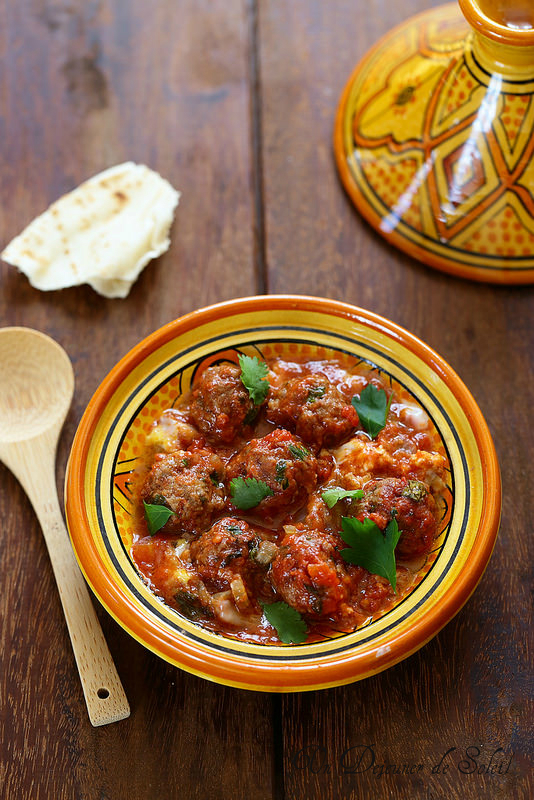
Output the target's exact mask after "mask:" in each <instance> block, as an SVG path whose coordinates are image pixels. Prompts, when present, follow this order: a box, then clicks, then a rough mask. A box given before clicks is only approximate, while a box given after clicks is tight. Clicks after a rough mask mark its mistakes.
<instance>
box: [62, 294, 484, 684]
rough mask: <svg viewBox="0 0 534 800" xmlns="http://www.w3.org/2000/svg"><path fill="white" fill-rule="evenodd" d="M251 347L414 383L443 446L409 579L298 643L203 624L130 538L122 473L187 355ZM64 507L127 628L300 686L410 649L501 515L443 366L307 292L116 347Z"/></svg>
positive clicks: (217, 675)
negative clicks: (361, 611)
mask: <svg viewBox="0 0 534 800" xmlns="http://www.w3.org/2000/svg"><path fill="white" fill-rule="evenodd" d="M248 348H253V349H254V351H255V352H256V353H259V354H261V355H262V356H263V357H264V358H271V357H273V356H275V355H281V356H282V357H288V356H290V355H291V356H292V357H295V356H297V357H303V358H308V359H309V358H325V357H326V358H337V359H339V360H340V361H343V362H348V361H352V362H355V361H356V360H363V361H365V362H367V363H371V364H373V365H375V366H376V368H377V369H378V370H379V372H380V374H381V375H382V376H386V377H388V379H390V380H391V381H392V383H393V384H395V385H397V386H401V387H403V391H405V392H407V393H408V395H409V396H411V397H413V398H414V399H415V400H416V401H417V402H418V403H419V404H420V405H421V406H422V407H423V408H424V410H425V411H426V413H427V414H428V416H429V417H430V419H431V420H432V422H433V424H434V426H435V429H436V430H437V432H438V434H439V437H440V439H441V442H442V445H443V450H444V452H445V453H446V456H447V459H448V463H449V465H450V472H449V474H448V481H447V483H448V487H447V497H448V502H447V505H448V508H447V511H446V514H444V515H443V519H442V524H441V527H440V531H439V537H438V539H437V540H436V542H435V547H434V549H433V552H432V553H431V555H430V556H429V558H428V559H427V561H426V563H425V565H424V566H423V568H422V569H421V570H420V572H419V575H418V579H417V581H416V582H415V583H414V585H413V587H412V588H411V590H410V592H409V593H408V594H406V595H405V596H403V597H401V598H400V599H399V602H398V603H397V604H396V605H395V606H394V607H393V608H391V609H390V610H388V611H387V612H386V613H383V614H382V615H381V616H378V617H377V618H373V619H371V620H369V621H368V622H367V623H366V624H365V625H364V626H363V627H361V628H359V629H357V630H356V631H354V632H352V633H343V634H340V635H339V636H335V637H329V638H328V639H326V640H324V641H314V642H311V643H306V644H300V645H283V644H279V645H275V644H268V645H260V644H257V643H249V642H244V641H239V640H237V639H235V638H232V637H230V636H226V635H221V634H217V633H214V632H211V631H209V630H206V629H204V628H203V627H201V626H200V625H199V624H197V623H195V622H194V621H191V620H189V619H186V618H185V617H183V616H182V615H180V613H178V611H175V610H173V609H172V608H170V607H169V606H167V605H165V604H164V603H163V602H162V601H161V600H160V599H159V598H158V597H156V595H155V594H153V593H152V592H151V591H150V589H149V587H148V586H147V585H146V583H145V582H144V581H143V579H142V577H141V575H140V574H139V572H138V571H137V569H136V567H135V564H134V563H133V561H132V559H131V557H130V555H129V552H130V547H131V544H132V536H133V523H132V503H133V497H132V494H131V477H132V472H133V470H135V468H136V463H137V461H138V459H139V458H140V455H141V452H142V448H143V442H144V437H145V436H146V434H147V432H148V431H149V430H150V427H151V424H152V422H153V421H154V420H155V419H157V418H158V416H159V414H160V413H161V411H162V410H163V409H165V408H169V407H170V406H171V405H172V404H173V403H175V402H176V400H177V399H178V398H179V397H180V396H181V395H182V393H184V392H186V391H187V390H188V388H189V386H190V383H191V379H192V376H193V375H194V374H195V371H196V370H197V369H198V367H199V365H202V364H204V363H206V361H208V362H210V361H213V360H216V359H220V358H227V357H228V356H229V355H231V354H232V353H233V354H235V351H236V350H239V351H242V350H246V349H248ZM66 511H67V520H68V526H69V530H70V534H71V538H72V542H73V546H74V549H75V552H76V555H77V557H78V560H79V563H80V565H81V568H82V570H83V572H84V574H85V576H86V578H87V580H88V582H89V584H90V585H91V587H92V588H93V590H94V592H95V594H96V595H97V597H98V598H99V599H100V601H101V602H102V603H103V605H104V606H105V607H106V608H107V610H108V611H109V612H110V613H111V614H112V615H113V616H114V618H115V619H116V620H117V621H118V622H119V624H120V625H122V626H123V627H124V628H125V629H126V630H127V631H128V632H129V633H131V634H132V636H134V637H135V638H136V639H138V641H140V642H141V643H142V644H143V645H145V646H146V647H148V648H149V649H150V650H152V651H153V652H155V653H157V654H158V655H159V656H161V657H162V658H164V659H166V660H167V661H169V662H170V663H172V664H175V665H176V666H179V667H181V668H182V669H185V670H187V671H189V672H192V673H194V674H196V675H200V676H202V677H204V678H208V679H210V680H213V681H216V682H218V683H224V684H228V685H231V686H238V687H241V688H247V689H256V690H263V691H300V690H308V689H318V688H325V687H328V686H336V685H339V684H343V683H349V682H351V681H355V680H359V679H361V678H365V677H367V676H369V675H373V674H375V673H377V672H380V671H381V670H383V669H385V668H386V667H389V666H391V665H392V664H395V663H397V662H398V661H400V660H401V659H403V658H406V656H408V655H410V654H411V653H413V652H414V651H415V650H417V649H418V648H419V647H421V646H422V645H423V644H424V643H425V642H427V641H428V640H429V639H430V638H431V637H432V636H434V635H435V634H436V633H437V632H438V631H439V630H440V629H441V628H442V627H443V625H445V624H446V623H447V622H448V621H449V620H450V619H451V617H452V616H453V615H454V614H455V613H456V612H457V611H458V610H459V609H460V608H461V606H462V605H463V604H464V603H465V601H466V600H467V598H468V597H469V595H470V594H471V592H472V591H473V590H474V588H475V587H476V585H477V583H478V581H479V579H480V577H481V575H482V573H483V571H484V568H485V566H486V564H487V562H488V559H489V557H490V555H491V552H492V548H493V545H494V542H495V537H496V535H497V530H498V523H499V515H500V479H499V470H498V465H497V460H496V456H495V451H494V448H493V444H492V441H491V437H490V435H489V432H488V429H487V427H486V424H485V422H484V420H483V418H482V415H481V413H480V411H479V409H478V408H477V406H476V404H475V402H474V400H473V398H472V397H471V395H470V394H469V392H468V390H467V389H466V387H465V386H464V385H463V383H462V382H461V381H460V379H459V378H458V377H457V376H456V375H455V373H454V372H453V371H452V370H451V368H450V367H449V366H448V365H447V364H446V363H445V362H444V361H443V360H442V359H441V358H440V357H439V356H438V355H437V354H436V353H434V352H433V351H432V350H431V349H430V348H428V347H427V346H426V345H425V344H423V343H422V342H420V341H419V340H418V339H416V338H415V337H413V336H412V335H411V334H409V333H407V332H406V331H404V330H403V329H401V328H399V327H397V326H396V325H394V324H393V323H391V322H388V321H387V320H385V319H382V318H380V317H378V316H376V315H374V314H371V313H369V312H367V311H363V310H361V309H358V308H355V307H353V306H349V305H345V304H342V303H336V302H334V301H330V300H321V299H317V298H308V297H291V296H289V297H288V296H273V297H255V298H245V299H240V300H235V301H231V302H228V303H222V304H220V305H216V306H212V307H209V308H206V309H203V310H201V311H197V312H194V313H192V314H189V315H187V316H185V317H183V318H182V319H178V320H176V321H175V322H172V323H170V324H169V325H166V326H165V327H163V328H161V329H160V330H158V331H156V332H155V333H153V334H152V335H151V336H149V337H148V338H147V339H145V340H144V341H142V342H141V343H140V344H139V345H137V347H135V348H134V349H133V350H132V351H130V353H128V354H127V355H126V356H125V357H124V358H123V359H122V361H120V362H119V364H118V365H117V366H116V367H115V369H114V370H113V371H112V372H111V373H110V374H109V375H108V377H107V378H106V379H105V380H104V381H103V383H102V384H101V386H100V387H99V388H98V390H97V392H96V393H95V395H94V397H93V399H92V400H91V402H90V404H89V406H88V408H87V410H86V412H85V414H84V416H83V418H82V421H81V423H80V426H79V429H78V432H77V434H76V437H75V440H74V444H73V447H72V452H71V457H70V460H69V465H68V470H67V479H66Z"/></svg>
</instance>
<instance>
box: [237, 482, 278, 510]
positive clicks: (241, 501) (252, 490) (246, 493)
mask: <svg viewBox="0 0 534 800" xmlns="http://www.w3.org/2000/svg"><path fill="white" fill-rule="evenodd" d="M230 494H231V495H232V500H233V502H234V505H235V506H237V507H238V508H242V509H243V510H244V511H246V510H247V509H249V508H254V507H255V506H257V505H258V504H259V503H261V501H262V500H263V499H264V498H265V497H270V496H271V495H273V494H274V492H273V490H272V489H271V487H270V486H267V484H266V483H265V482H264V481H259V480H257V479H256V478H233V479H232V480H231V481H230Z"/></svg>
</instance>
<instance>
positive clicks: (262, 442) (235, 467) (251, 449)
mask: <svg viewBox="0 0 534 800" xmlns="http://www.w3.org/2000/svg"><path fill="white" fill-rule="evenodd" d="M319 468H320V466H319V462H318V461H317V459H316V458H315V456H314V455H313V453H311V452H310V451H309V450H308V449H307V448H306V447H305V446H304V444H303V443H302V441H301V440H300V439H297V438H296V437H295V436H293V434H291V433H290V432H289V431H286V430H283V429H281V428H277V429H276V430H274V431H271V433H268V434H267V436H263V437H262V438H261V439H252V440H251V441H250V442H248V443H247V444H246V445H245V446H244V447H243V449H242V450H241V451H240V452H239V453H237V455H235V456H234V457H233V458H232V460H231V461H230V463H229V464H228V478H229V479H230V480H231V479H233V478H239V477H242V478H256V480H260V481H263V482H264V483H266V484H267V486H268V487H269V488H270V489H271V491H272V495H270V496H269V497H266V498H265V499H264V500H262V501H261V503H259V505H258V506H256V509H255V512H256V511H260V512H261V513H262V514H266V515H267V516H271V515H275V514H277V513H279V512H280V511H283V510H285V509H287V508H288V507H289V506H291V508H292V510H296V509H297V508H298V507H300V506H301V505H302V504H303V503H305V502H306V500H307V498H308V495H309V494H310V492H312V491H313V489H314V488H315V486H316V484H317V473H318V470H319Z"/></svg>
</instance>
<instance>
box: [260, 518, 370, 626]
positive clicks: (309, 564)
mask: <svg viewBox="0 0 534 800" xmlns="http://www.w3.org/2000/svg"><path fill="white" fill-rule="evenodd" d="M345 547H346V545H345V543H344V542H343V540H342V539H341V537H340V536H339V535H338V534H335V533H327V532H326V531H321V530H314V529H305V530H300V529H297V528H295V530H294V532H290V533H288V534H287V535H286V536H285V537H284V539H283V540H282V544H281V545H280V548H279V551H278V555H277V556H276V558H275V560H274V561H273V563H272V566H271V571H270V579H271V582H272V584H273V586H274V588H275V589H276V591H277V592H278V594H279V595H281V597H282V598H283V599H284V600H285V602H286V603H288V604H289V605H290V606H293V608H296V609H297V611H300V613H301V614H305V615H306V616H308V617H311V618H314V619H325V618H339V617H340V616H343V614H344V613H345V608H346V603H347V600H348V598H349V597H350V595H351V592H352V585H353V583H354V582H355V581H357V580H358V579H359V578H360V577H361V576H362V575H363V574H364V570H362V568H361V567H356V566H354V565H352V564H347V563H346V562H345V561H344V560H343V558H342V557H341V555H340V554H339V551H340V550H342V549H343V548H345Z"/></svg>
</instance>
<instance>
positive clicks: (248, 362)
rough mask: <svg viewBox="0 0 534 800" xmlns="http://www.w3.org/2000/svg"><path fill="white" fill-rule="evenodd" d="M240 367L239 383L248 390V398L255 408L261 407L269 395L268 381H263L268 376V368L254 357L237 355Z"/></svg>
mask: <svg viewBox="0 0 534 800" xmlns="http://www.w3.org/2000/svg"><path fill="white" fill-rule="evenodd" d="M238 359H239V366H240V367H241V383H242V384H243V386H244V387H245V388H246V389H247V390H248V396H249V397H250V399H251V400H252V402H253V403H254V405H255V406H261V404H262V403H263V402H264V400H265V398H266V397H267V395H268V394H269V381H267V380H265V378H266V377H267V375H268V374H269V367H268V366H267V364H266V363H265V361H260V360H259V359H258V358H256V356H245V355H243V354H242V353H240V354H239V355H238Z"/></svg>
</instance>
